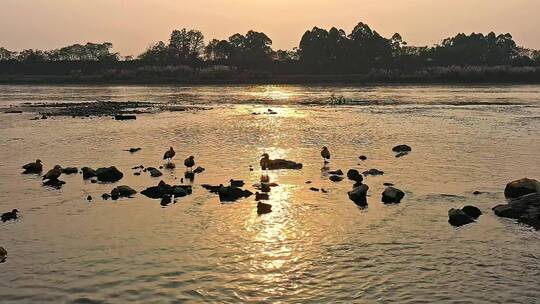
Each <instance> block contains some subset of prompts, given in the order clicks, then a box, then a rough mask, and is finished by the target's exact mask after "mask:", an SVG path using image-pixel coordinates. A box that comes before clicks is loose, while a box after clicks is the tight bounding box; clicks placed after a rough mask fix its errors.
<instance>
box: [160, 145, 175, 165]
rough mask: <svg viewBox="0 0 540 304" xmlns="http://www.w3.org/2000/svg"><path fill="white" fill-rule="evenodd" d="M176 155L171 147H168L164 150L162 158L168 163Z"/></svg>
mask: <svg viewBox="0 0 540 304" xmlns="http://www.w3.org/2000/svg"><path fill="white" fill-rule="evenodd" d="M175 155H176V152H175V151H174V149H173V147H169V151H167V152H165V154H164V155H163V160H167V163H170V162H171V160H172V159H173V157H174V156H175Z"/></svg>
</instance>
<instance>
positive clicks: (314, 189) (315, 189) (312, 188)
mask: <svg viewBox="0 0 540 304" xmlns="http://www.w3.org/2000/svg"><path fill="white" fill-rule="evenodd" d="M309 190H311V191H315V192H319V191H321V190H320V189H319V188H315V187H311V188H309Z"/></svg>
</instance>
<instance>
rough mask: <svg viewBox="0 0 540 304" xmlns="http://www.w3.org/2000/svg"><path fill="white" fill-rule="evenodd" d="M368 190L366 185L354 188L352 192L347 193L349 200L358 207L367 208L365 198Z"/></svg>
mask: <svg viewBox="0 0 540 304" xmlns="http://www.w3.org/2000/svg"><path fill="white" fill-rule="evenodd" d="M368 190H369V186H368V185H360V186H359V187H356V188H354V189H353V190H352V191H350V192H348V195H349V199H350V200H351V201H353V202H354V203H355V204H356V205H358V206H360V207H366V206H367V198H366V196H367V192H368Z"/></svg>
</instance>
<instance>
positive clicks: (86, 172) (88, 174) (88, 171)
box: [81, 167, 96, 180]
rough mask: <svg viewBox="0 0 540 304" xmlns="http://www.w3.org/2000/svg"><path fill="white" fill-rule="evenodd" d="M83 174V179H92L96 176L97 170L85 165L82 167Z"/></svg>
mask: <svg viewBox="0 0 540 304" xmlns="http://www.w3.org/2000/svg"><path fill="white" fill-rule="evenodd" d="M81 171H82V174H83V179H85V180H86V179H91V178H92V177H96V170H94V169H92V168H89V167H83V168H82V169H81Z"/></svg>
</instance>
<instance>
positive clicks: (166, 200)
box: [161, 194, 172, 207]
mask: <svg viewBox="0 0 540 304" xmlns="http://www.w3.org/2000/svg"><path fill="white" fill-rule="evenodd" d="M170 203H172V196H171V195H170V194H165V195H163V197H162V198H161V206H163V207H165V206H168V205H169V204H170Z"/></svg>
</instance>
